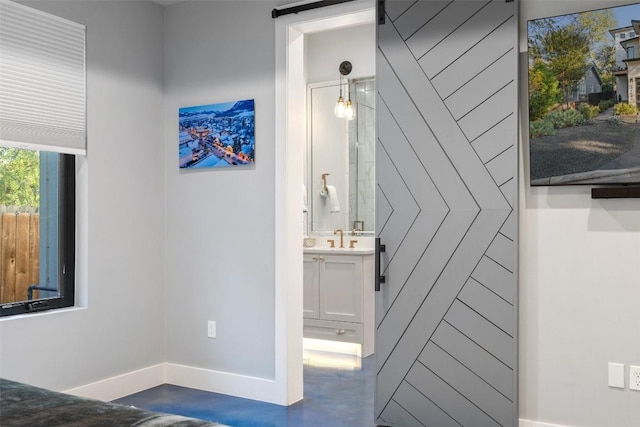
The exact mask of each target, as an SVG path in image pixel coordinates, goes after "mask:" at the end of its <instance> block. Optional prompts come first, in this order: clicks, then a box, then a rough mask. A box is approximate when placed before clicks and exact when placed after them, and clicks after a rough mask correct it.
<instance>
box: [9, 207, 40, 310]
mask: <svg viewBox="0 0 640 427" xmlns="http://www.w3.org/2000/svg"><path fill="white" fill-rule="evenodd" d="M3 210H6V209H3ZM39 247H40V215H39V214H37V213H25V212H0V303H3V304H6V303H10V302H15V301H26V300H27V288H28V287H29V285H33V284H36V283H38V281H39V278H38V275H39V274H38V272H39V269H40V256H39ZM37 297H38V292H37V291H34V294H33V298H34V299H35V298H37Z"/></svg>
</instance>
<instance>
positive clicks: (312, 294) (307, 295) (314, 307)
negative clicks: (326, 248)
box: [302, 254, 320, 319]
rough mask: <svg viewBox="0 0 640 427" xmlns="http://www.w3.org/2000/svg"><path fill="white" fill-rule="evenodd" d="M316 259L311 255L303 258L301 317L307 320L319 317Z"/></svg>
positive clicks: (315, 256)
mask: <svg viewBox="0 0 640 427" xmlns="http://www.w3.org/2000/svg"><path fill="white" fill-rule="evenodd" d="M318 258H319V256H318V255H311V254H309V255H304V256H303V263H304V267H303V273H302V276H303V277H302V289H303V294H304V295H303V303H302V313H303V314H302V316H303V317H305V318H308V319H318V318H319V316H320V309H319V307H320V295H319V293H320V289H319V284H320V276H319V271H318Z"/></svg>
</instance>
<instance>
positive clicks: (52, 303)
mask: <svg viewBox="0 0 640 427" xmlns="http://www.w3.org/2000/svg"><path fill="white" fill-rule="evenodd" d="M0 212H2V213H1V214H0V215H1V217H0V218H1V220H0V235H2V236H3V238H2V241H1V242H0V316H9V315H13V314H21V313H31V312H36V311H42V310H49V309H52V308H61V307H69V306H72V305H73V304H74V291H75V289H74V288H75V286H74V283H75V281H74V272H75V156H73V155H70V154H59V153H53V152H46V151H41V152H38V151H34V150H26V149H20V148H7V147H3V148H0Z"/></svg>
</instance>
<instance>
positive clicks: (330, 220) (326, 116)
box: [304, 77, 376, 236]
mask: <svg viewBox="0 0 640 427" xmlns="http://www.w3.org/2000/svg"><path fill="white" fill-rule="evenodd" d="M339 95H340V83H339V82H338V81H337V80H336V81H334V82H326V83H314V84H309V85H308V93H307V101H308V109H307V112H308V120H307V123H308V126H307V147H306V148H307V157H306V162H305V176H306V182H305V193H306V194H305V195H304V197H305V202H306V207H307V212H306V218H305V220H306V230H307V234H308V235H325V234H333V230H335V229H336V228H340V229H342V230H345V231H351V230H353V229H359V230H361V232H362V234H364V235H370V236H372V235H373V234H374V226H375V216H374V215H375V167H374V164H375V97H376V93H375V79H374V78H373V77H367V78H357V79H349V80H344V81H343V84H342V96H343V98H344V99H345V101H346V100H347V99H349V95H350V99H351V101H352V103H353V105H354V108H355V118H354V119H353V120H347V119H345V118H338V117H336V115H335V114H334V107H335V105H336V101H337V100H338V96H339ZM323 177H324V179H323Z"/></svg>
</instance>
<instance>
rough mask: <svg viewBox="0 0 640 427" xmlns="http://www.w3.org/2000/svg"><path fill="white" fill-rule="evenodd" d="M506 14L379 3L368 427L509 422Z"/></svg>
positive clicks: (510, 9)
mask: <svg viewBox="0 0 640 427" xmlns="http://www.w3.org/2000/svg"><path fill="white" fill-rule="evenodd" d="M516 9H517V6H516V4H515V3H513V2H506V1H505V0H494V1H487V0H477V1H473V0H466V1H461V0H452V1H451V0H450V1H434V0H428V1H397V0H388V1H386V2H385V4H384V7H381V6H380V2H379V6H378V12H379V19H380V16H381V15H380V12H381V11H382V10H384V18H385V19H384V23H381V22H379V23H378V51H377V59H376V62H377V64H376V67H377V70H376V85H377V90H378V98H377V104H376V112H377V137H378V142H377V148H376V181H377V213H376V214H377V219H376V229H377V237H378V238H379V239H380V242H381V243H382V244H383V245H385V248H386V251H384V252H382V253H381V254H380V256H379V258H380V260H379V264H378V265H379V268H380V269H381V271H380V274H381V275H383V276H384V278H385V280H384V282H383V283H382V284H381V285H380V287H381V290H380V292H378V293H377V294H376V317H377V318H376V327H377V332H376V333H377V335H376V363H377V377H376V397H375V399H376V400H375V417H376V422H377V423H378V424H380V425H386V426H430V427H448V426H452V427H453V426H458V427H459V426H469V427H481V426H517V424H518V414H517V401H518V400H517V246H518V241H517V210H516V208H517V188H518V187H517V181H516V179H517V97H516V93H517V87H516V86H517V44H516V42H517V16H516Z"/></svg>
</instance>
